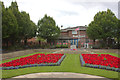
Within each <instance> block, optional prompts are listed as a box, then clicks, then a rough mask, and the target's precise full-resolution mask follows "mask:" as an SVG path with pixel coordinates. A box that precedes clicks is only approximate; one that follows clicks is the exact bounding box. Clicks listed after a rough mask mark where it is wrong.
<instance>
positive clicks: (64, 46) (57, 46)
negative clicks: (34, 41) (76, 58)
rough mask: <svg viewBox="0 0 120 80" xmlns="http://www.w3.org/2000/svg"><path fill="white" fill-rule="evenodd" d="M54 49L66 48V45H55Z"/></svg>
mask: <svg viewBox="0 0 120 80" xmlns="http://www.w3.org/2000/svg"><path fill="white" fill-rule="evenodd" d="M56 48H68V45H56Z"/></svg>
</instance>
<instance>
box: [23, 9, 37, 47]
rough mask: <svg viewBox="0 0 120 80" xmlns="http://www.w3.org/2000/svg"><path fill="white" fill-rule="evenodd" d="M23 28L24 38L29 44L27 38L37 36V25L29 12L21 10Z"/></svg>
mask: <svg viewBox="0 0 120 80" xmlns="http://www.w3.org/2000/svg"><path fill="white" fill-rule="evenodd" d="M21 18H22V20H21V24H22V25H21V30H22V33H21V35H22V39H23V40H24V43H25V45H27V39H29V38H32V37H35V36H36V30H37V26H36V25H35V23H33V21H31V20H30V16H29V14H27V13H26V12H24V11H23V12H21Z"/></svg>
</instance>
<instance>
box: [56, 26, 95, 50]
mask: <svg viewBox="0 0 120 80" xmlns="http://www.w3.org/2000/svg"><path fill="white" fill-rule="evenodd" d="M76 29H78V30H76ZM86 29H87V27H86V26H77V27H68V28H65V29H62V30H61V34H60V37H59V40H58V43H70V45H76V47H79V46H80V47H84V48H89V47H90V45H92V44H93V41H92V40H90V39H89V38H88V36H87V34H86Z"/></svg>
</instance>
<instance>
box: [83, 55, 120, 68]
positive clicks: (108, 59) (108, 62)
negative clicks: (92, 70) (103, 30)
mask: <svg viewBox="0 0 120 80" xmlns="http://www.w3.org/2000/svg"><path fill="white" fill-rule="evenodd" d="M82 58H83V61H84V63H85V64H92V65H101V66H106V67H107V66H109V67H111V68H112V67H114V68H120V58H118V57H115V56H112V55H109V54H101V55H100V54H82Z"/></svg>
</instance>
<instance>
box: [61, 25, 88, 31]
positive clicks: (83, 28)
mask: <svg viewBox="0 0 120 80" xmlns="http://www.w3.org/2000/svg"><path fill="white" fill-rule="evenodd" d="M76 28H79V30H86V28H87V26H76V27H67V28H65V29H62V32H66V31H68V30H75V29H76Z"/></svg>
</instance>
